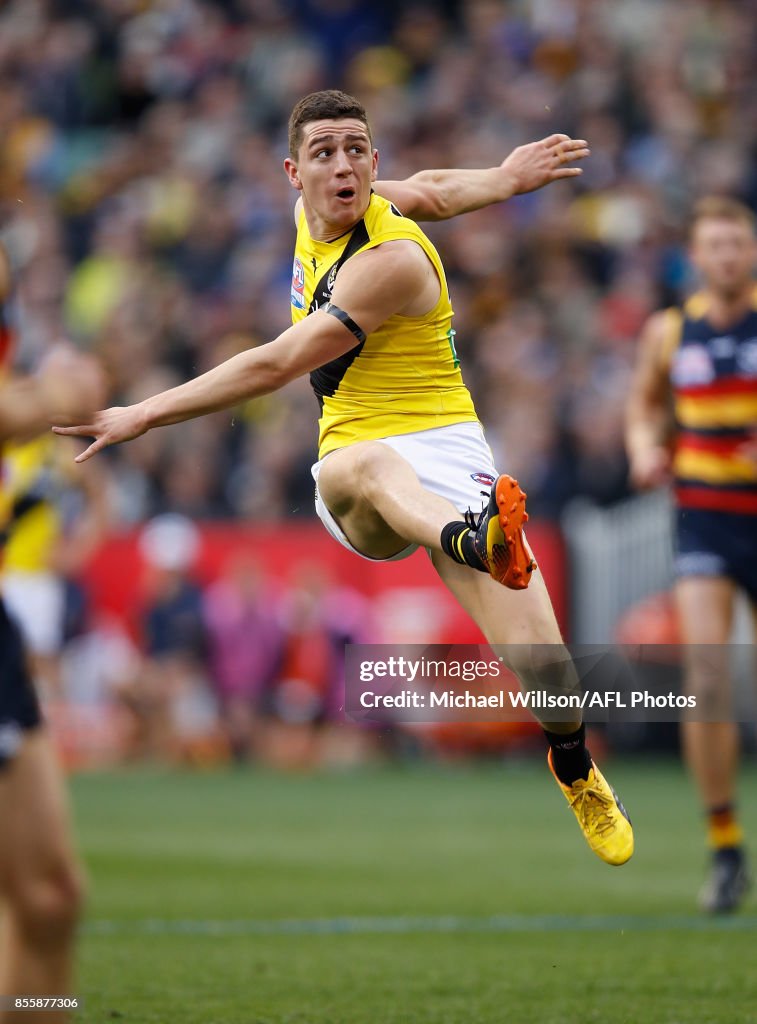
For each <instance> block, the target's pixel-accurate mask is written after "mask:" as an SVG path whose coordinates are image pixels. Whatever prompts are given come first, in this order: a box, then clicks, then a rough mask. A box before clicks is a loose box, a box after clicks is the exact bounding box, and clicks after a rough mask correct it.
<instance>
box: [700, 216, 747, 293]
mask: <svg viewBox="0 0 757 1024" xmlns="http://www.w3.org/2000/svg"><path fill="white" fill-rule="evenodd" d="M691 260H692V262H693V264H694V266H695V267H696V268H697V270H698V271H699V273H700V274H701V275H702V278H703V280H704V283H705V286H706V287H707V288H710V289H712V290H713V291H716V292H719V293H720V294H722V295H723V296H725V297H728V296H730V295H738V293H739V292H741V291H743V290H744V288H746V287H747V286H748V285H749V284H750V282H751V280H752V277H753V274H754V270H755V266H756V265H757V239H755V236H754V232H753V231H752V228H751V226H750V225H749V224H747V223H746V221H741V220H726V219H725V218H720V217H705V218H703V219H702V220H700V221H699V223H698V224H697V225H696V226H695V228H694V235H693V238H692V240H691Z"/></svg>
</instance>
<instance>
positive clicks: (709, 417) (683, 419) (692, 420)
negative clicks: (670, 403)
mask: <svg viewBox="0 0 757 1024" xmlns="http://www.w3.org/2000/svg"><path fill="white" fill-rule="evenodd" d="M675 413H676V419H677V420H678V422H679V424H680V425H681V426H682V427H684V428H687V427H688V428H697V427H698V428H700V429H708V428H717V427H745V426H748V425H749V424H750V423H754V422H755V420H757V394H756V395H723V396H718V395H702V396H698V395H677V396H676V398H675Z"/></svg>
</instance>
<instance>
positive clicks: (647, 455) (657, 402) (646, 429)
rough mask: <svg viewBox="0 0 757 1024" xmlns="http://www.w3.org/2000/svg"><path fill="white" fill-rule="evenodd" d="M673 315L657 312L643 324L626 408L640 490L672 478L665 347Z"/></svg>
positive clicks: (632, 467)
mask: <svg viewBox="0 0 757 1024" xmlns="http://www.w3.org/2000/svg"><path fill="white" fill-rule="evenodd" d="M670 315H671V314H670V313H669V312H662V313H655V314H654V315H653V316H651V317H650V318H649V320H648V321H647V322H646V324H645V325H644V328H643V330H642V333H641V337H640V339H639V352H638V356H637V362H636V368H635V371H634V376H633V381H632V384H631V392H630V395H629V398H628V403H627V406H626V432H625V433H626V450H627V452H628V461H629V464H630V473H631V479H632V481H633V483H634V484H635V485H636V486H637V487H656V486H658V485H659V484H662V483H665V481H666V480H667V479H668V477H669V468H670V450H669V448H668V443H667V442H668V438H669V435H670V431H671V427H672V413H671V391H670V377H669V372H670V368H669V365H668V358H667V353H666V351H665V348H666V342H667V338H668V331H669V330H670V327H671V325H670V319H669V318H670Z"/></svg>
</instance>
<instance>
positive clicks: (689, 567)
mask: <svg viewBox="0 0 757 1024" xmlns="http://www.w3.org/2000/svg"><path fill="white" fill-rule="evenodd" d="M674 568H675V574H676V576H677V577H678V578H679V579H680V578H681V577H684V576H727V577H728V578H729V579H732V580H733V581H734V582H735V583H738V585H739V586H740V587H742V588H743V589H744V590H745V591H746V592H747V594H748V595H749V598H750V599H751V601H752V602H754V603H757V516H745V515H738V514H737V513H734V512H713V511H710V510H709V509H698V508H694V509H690V508H679V509H677V511H676V523H675V562H674Z"/></svg>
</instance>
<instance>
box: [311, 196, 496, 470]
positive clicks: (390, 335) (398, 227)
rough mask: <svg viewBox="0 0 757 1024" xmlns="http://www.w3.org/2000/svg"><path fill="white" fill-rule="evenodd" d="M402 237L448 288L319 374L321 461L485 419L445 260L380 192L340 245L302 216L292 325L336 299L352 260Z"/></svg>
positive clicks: (394, 319) (314, 376) (316, 373)
mask: <svg viewBox="0 0 757 1024" xmlns="http://www.w3.org/2000/svg"><path fill="white" fill-rule="evenodd" d="M397 239H409V240H411V241H414V242H417V243H418V245H420V247H421V248H422V249H423V251H424V252H425V253H426V255H427V256H428V258H429V259H430V260H431V262H432V263H433V265H434V268H435V270H436V272H437V275H438V277H439V281H440V284H441V294H440V296H439V301H438V302H437V303H436V305H435V306H434V308H433V309H432V310H431V311H430V312H429V313H426V314H425V315H424V316H419V317H410V316H399V315H395V316H392V317H390V318H389V319H388V320H387V321H386V322H385V323H383V324H382V325H381V326H380V327H379V328H377V330H375V331H373V332H372V333H371V334H369V335H368V336H367V337H366V339H365V341H362V342H360V343H358V344H357V345H355V346H354V348H352V349H350V351H348V352H346V353H345V354H344V355H342V356H340V357H339V358H338V359H334V360H332V361H331V362H329V363H326V364H325V365H324V366H321V367H319V368H318V369H317V370H314V371H313V373H311V375H310V381H311V384H312V386H313V390H314V391H315V394H316V397H317V398H318V401H319V403H320V406H321V419H320V423H319V426H320V436H319V442H318V448H319V458H323V457H324V455H327V454H328V453H329V452H331V451H334V450H335V449H337V448H343V447H345V446H346V445H349V444H354V443H355V442H357V441H372V440H377V439H379V438H382V437H390V436H392V435H393V434H409V433H413V432H415V431H418V430H429V429H431V428H432V427H443V426H447V425H449V424H451V423H463V422H466V421H471V420H474V421H475V420H477V419H478V417H477V416H476V410H475V408H474V406H473V401H472V399H471V397H470V394H469V392H468V389H467V388H466V386H465V384H464V383H463V378H462V375H461V373H460V368H459V366H460V363H459V360H458V358H457V353H456V351H455V344H454V337H455V332H454V330H453V329H452V305H451V303H450V299H449V292H448V289H447V282H446V279H445V276H444V268H443V267H442V263H441V260H440V259H439V254H438V253H437V251H436V249H435V248H434V246H433V245H432V244H431V242H430V241H429V240H428V238H426V236H425V235H424V233H423V231H421V229H420V228H419V227H418V225H417V224H416V223H415V222H414V221H411V220H409V219H408V218H406V217H403V216H402V214H401V213H400V212H399V211H398V210H397V208H396V207H395V206H393V205H392V203H390V202H389V201H388V200H386V199H383V198H382V197H381V196H377V195H375V194H372V195H371V200H370V203H369V205H368V209H367V210H366V212H365V216H364V217H363V219H362V220H361V221H360V222H359V223H358V224H357V225H356V227H354V228H353V229H352V230H351V231H349V232H347V233H346V234H345V235H342V236H341V237H340V238H337V239H335V240H334V241H333V242H319V241H316V240H315V239H313V238H312V237H311V235H310V231H309V230H308V225H307V220H306V218H305V214H304V212H303V213H301V214H300V219H299V224H298V230H297V245H296V248H295V255H294V267H293V270H292V294H291V304H292V322H293V323H297V322H298V321H300V320H302V319H304V318H305V317H306V316H307V315H308V314H309V313H313V312H315V311H316V310H317V309H319V308H320V307H321V306H323V305H325V304H326V303H328V302H329V301H330V299H331V292H332V289H333V287H334V283H335V281H336V276H337V274H338V272H339V268H340V267H341V266H342V265H343V264H344V262H346V260H347V259H349V258H351V257H352V256H354V255H356V254H357V253H360V252H365V251H366V250H367V249H372V248H374V247H375V246H377V245H381V244H382V243H383V242H390V241H395V240H397ZM347 312H348V313H349V310H347Z"/></svg>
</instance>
